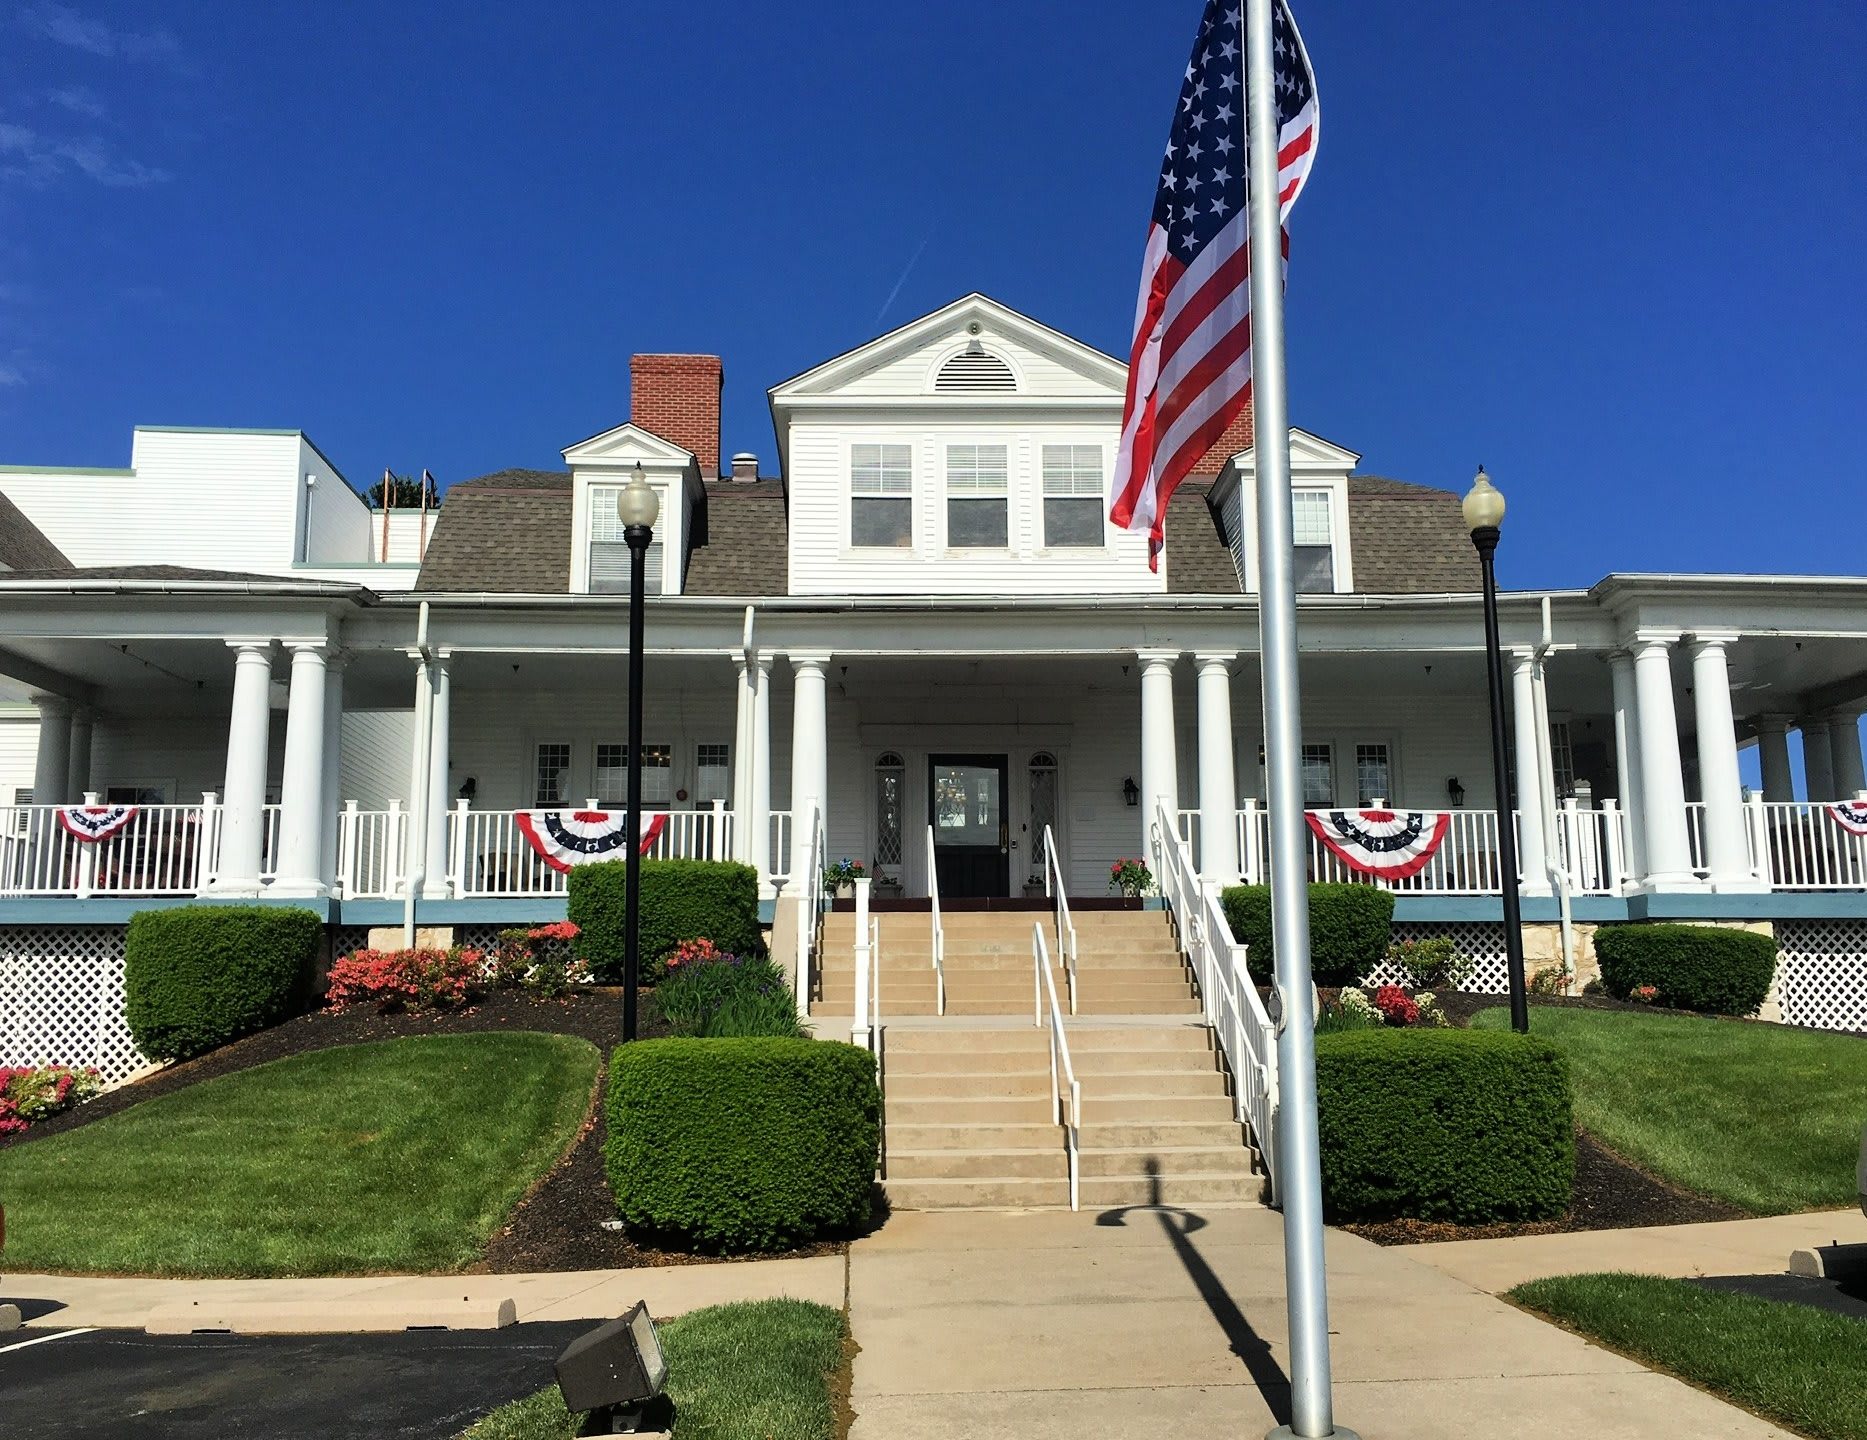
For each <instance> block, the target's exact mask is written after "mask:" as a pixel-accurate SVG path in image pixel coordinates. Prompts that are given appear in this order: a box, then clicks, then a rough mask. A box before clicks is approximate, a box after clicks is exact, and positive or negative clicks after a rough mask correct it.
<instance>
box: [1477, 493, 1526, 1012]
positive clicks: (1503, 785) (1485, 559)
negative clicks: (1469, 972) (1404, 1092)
mask: <svg viewBox="0 0 1867 1440" xmlns="http://www.w3.org/2000/svg"><path fill="white" fill-rule="evenodd" d="M1460 508H1461V509H1462V510H1463V512H1464V515H1465V524H1466V526H1467V527H1468V528H1469V529H1470V530H1471V532H1472V545H1473V546H1474V547H1475V548H1476V549H1477V551H1478V563H1479V566H1480V567H1481V568H1482V569H1483V571H1484V582H1485V672H1486V675H1487V677H1488V679H1489V681H1490V686H1491V771H1492V774H1493V776H1494V777H1495V779H1496V782H1497V797H1498V816H1497V849H1498V869H1499V871H1500V872H1501V873H1500V875H1499V877H1498V879H1499V883H1500V888H1501V891H1502V898H1503V902H1504V963H1505V969H1506V972H1507V973H1508V975H1509V977H1510V1028H1511V1029H1513V1030H1515V1031H1516V1032H1517V1033H1518V1034H1520V1035H1521V1034H1524V1033H1525V1032H1527V1031H1528V1030H1529V1028H1530V1006H1529V1002H1528V1000H1527V999H1526V998H1525V996H1524V983H1523V907H1522V905H1521V903H1520V902H1519V900H1518V895H1517V830H1516V813H1517V796H1516V791H1515V789H1514V787H1513V786H1512V785H1511V783H1510V756H1509V752H1508V750H1507V749H1506V739H1505V737H1506V735H1507V734H1508V732H1509V729H1510V724H1509V720H1508V712H1507V711H1506V710H1505V704H1506V701H1505V698H1504V651H1503V647H1502V646H1501V645H1500V644H1499V641H1498V623H1497V568H1496V566H1495V564H1494V563H1493V562H1494V560H1495V559H1496V557H1497V542H1498V536H1499V534H1500V531H1499V527H1500V526H1501V525H1502V524H1503V523H1504V497H1503V496H1502V495H1500V494H1499V493H1498V491H1497V490H1496V488H1495V487H1494V486H1493V485H1492V484H1491V477H1490V476H1489V475H1487V474H1485V472H1484V468H1483V467H1482V466H1480V467H1479V470H1478V478H1477V479H1476V480H1475V481H1473V482H1472V488H1471V490H1470V491H1469V492H1468V493H1467V494H1466V496H1465V499H1464V501H1463V502H1462V504H1461V507H1460Z"/></svg>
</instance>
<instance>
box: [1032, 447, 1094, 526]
mask: <svg viewBox="0 0 1867 1440" xmlns="http://www.w3.org/2000/svg"><path fill="white" fill-rule="evenodd" d="M1101 544H1102V447H1101V446H1100V445H1046V446H1045V447H1044V548H1045V549H1046V550H1060V549H1081V548H1086V547H1093V546H1099V545H1101Z"/></svg>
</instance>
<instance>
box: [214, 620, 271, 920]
mask: <svg viewBox="0 0 1867 1440" xmlns="http://www.w3.org/2000/svg"><path fill="white" fill-rule="evenodd" d="M227 643H228V644H229V645H230V646H231V647H232V648H233V651H234V657H233V715H232V718H231V719H230V720H229V722H228V725H227V785H226V789H225V790H224V791H223V792H222V796H221V808H220V855H219V858H218V860H217V862H216V864H215V867H214V884H213V889H214V891H215V892H216V893H217V894H223V895H257V894H258V893H259V862H260V854H261V851H262V850H263V849H264V842H265V824H266V813H265V812H266V754H267V734H268V730H269V727H270V726H271V723H272V642H271V641H269V640H230V641H228V642H227Z"/></svg>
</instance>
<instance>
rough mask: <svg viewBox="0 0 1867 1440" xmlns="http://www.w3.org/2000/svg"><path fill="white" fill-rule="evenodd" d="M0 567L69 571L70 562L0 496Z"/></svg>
mask: <svg viewBox="0 0 1867 1440" xmlns="http://www.w3.org/2000/svg"><path fill="white" fill-rule="evenodd" d="M0 566H4V567H5V568H6V569H8V570H69V569H70V568H71V561H70V560H68V559H66V558H65V552H64V551H63V550H60V549H59V548H58V546H56V545H54V544H53V543H52V542H51V541H50V540H48V539H46V538H45V532H44V531H43V530H41V529H40V528H39V527H38V526H37V525H35V524H33V523H32V521H30V520H28V519H27V518H26V512H25V511H23V510H21V509H20V508H19V506H17V505H15V504H14V503H13V502H12V501H11V500H9V499H7V497H6V496H5V495H0Z"/></svg>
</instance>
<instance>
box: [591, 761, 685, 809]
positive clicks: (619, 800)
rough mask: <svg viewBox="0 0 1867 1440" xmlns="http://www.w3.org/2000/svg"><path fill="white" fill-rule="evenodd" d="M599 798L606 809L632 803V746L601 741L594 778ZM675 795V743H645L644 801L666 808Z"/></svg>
mask: <svg viewBox="0 0 1867 1440" xmlns="http://www.w3.org/2000/svg"><path fill="white" fill-rule="evenodd" d="M592 784H593V786H594V787H595V793H596V802H597V804H599V805H601V806H603V807H604V808H605V809H607V808H610V807H612V806H617V805H627V804H628V803H629V747H628V746H627V745H598V746H597V747H596V773H595V777H594V779H593V780H592ZM673 799H674V747H673V746H672V745H644V746H643V747H642V803H643V804H644V805H654V806H658V807H660V808H662V809H666V808H667V806H668V805H669V804H670V803H671V802H672V801H673Z"/></svg>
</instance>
